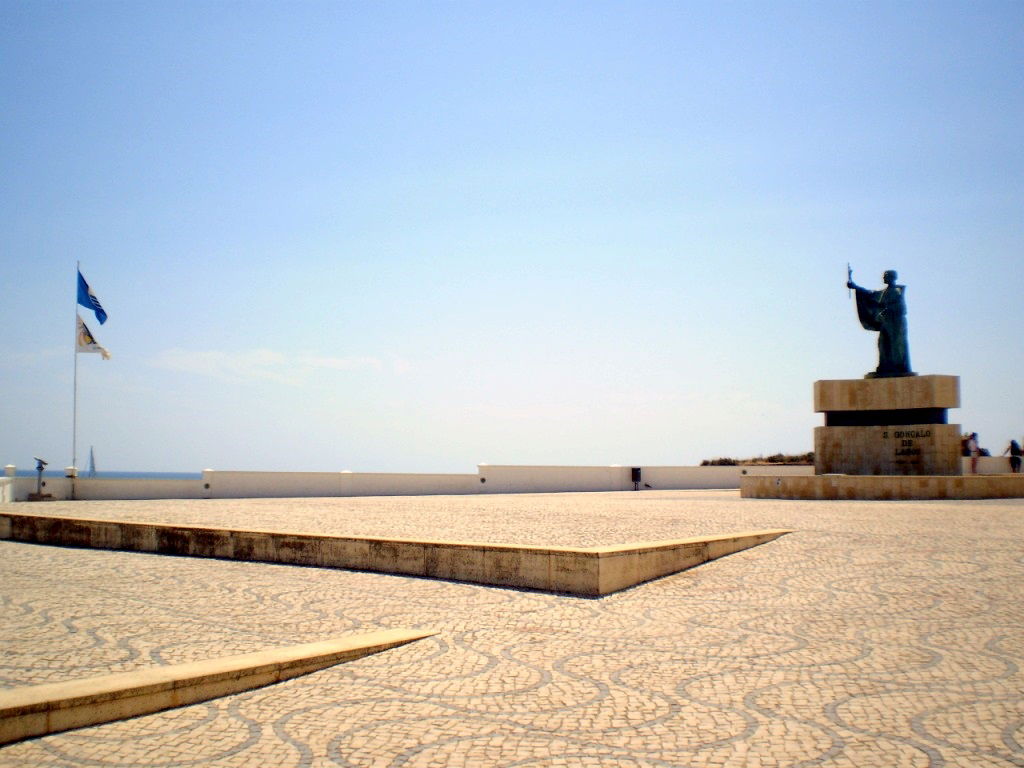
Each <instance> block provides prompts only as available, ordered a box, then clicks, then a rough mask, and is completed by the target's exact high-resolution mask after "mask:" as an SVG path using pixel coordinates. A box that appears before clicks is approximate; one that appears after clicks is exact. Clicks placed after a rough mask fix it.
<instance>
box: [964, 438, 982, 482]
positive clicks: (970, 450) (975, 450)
mask: <svg viewBox="0 0 1024 768" xmlns="http://www.w3.org/2000/svg"><path fill="white" fill-rule="evenodd" d="M967 455H968V456H970V457H971V474H972V475H976V474H978V457H979V456H981V448H980V447H978V433H977V432H971V436H970V437H969V438H967Z"/></svg>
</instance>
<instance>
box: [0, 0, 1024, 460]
mask: <svg viewBox="0 0 1024 768" xmlns="http://www.w3.org/2000/svg"><path fill="white" fill-rule="evenodd" d="M1022 126H1024V3H1021V2H1018V1H1016V0H1015V1H1013V2H986V1H985V0H970V1H969V2H962V3H948V2H935V1H934V0H929V1H928V2H921V3H915V2H879V3H875V2H808V3H793V2H774V1H773V2H768V1H767V0H765V1H764V2H755V3H743V2H717V1H716V2H707V3H704V2H671V3H669V2H665V3H660V2H659V3H650V2H628V3H626V2H615V3H605V2H540V1H537V2H531V1H524V2H444V3H433V2H407V3H405V2H403V3H393V2H383V3H378V2H367V3H359V2H326V3H318V2H287V3H286V2H278V3H256V2H245V3H240V2H187V1H186V2H182V0H174V2H142V3H135V2H91V1H89V0H83V1H76V2H44V1H42V0H31V2H18V1H17V0H5V2H4V3H3V4H2V5H0V268H2V272H0V327H2V328H3V345H2V352H0V464H2V463H13V464H16V465H18V466H19V467H21V468H30V467H31V465H32V456H33V455H38V456H43V457H45V458H47V459H48V460H50V461H51V463H52V465H53V466H54V467H62V466H65V465H66V464H68V463H70V461H71V453H72V451H71V425H72V394H73V385H72V375H73V370H74V354H73V348H74V347H73V343H74V322H75V320H74V315H73V311H74V305H75V264H76V262H77V261H80V262H81V265H82V272H83V274H84V275H85V277H86V279H87V280H88V281H89V282H90V284H91V286H92V288H93V290H94V292H95V293H96V295H97V296H98V298H99V299H100V301H101V302H102V303H103V305H104V307H105V308H106V310H107V312H108V313H109V320H108V321H107V323H106V324H105V325H103V326H100V325H99V323H97V322H96V320H95V318H94V317H93V316H92V313H90V312H88V311H87V310H85V309H84V308H82V309H81V310H80V311H81V313H82V316H83V318H84V319H85V321H86V323H87V324H88V325H89V327H90V329H91V330H92V332H93V334H94V335H95V336H96V338H97V339H98V341H99V342H100V343H101V344H102V345H104V346H105V347H107V348H108V349H109V350H110V351H111V353H112V354H113V358H112V359H111V360H109V361H104V360H101V359H100V356H99V355H85V354H83V355H79V359H78V363H79V365H78V398H79V399H78V402H79V420H78V438H79V439H78V464H79V466H85V464H86V462H87V456H88V452H89V446H90V445H93V446H95V451H96V455H97V461H98V464H99V468H100V469H106V470H137V471H145V470H151V471H199V470H201V469H203V468H206V467H209V468H214V469H263V470H275V469H277V470H304V469H305V470H341V469H351V470H354V471H412V472H472V471H474V469H475V465H476V464H477V463H479V462H488V463H492V464H504V463H508V464H532V463H537V464H646V465H659V464H692V463H699V462H700V460H701V459H704V458H711V457H715V456H721V455H729V456H754V455H758V454H768V453H773V452H776V451H785V452H803V451H807V450H810V449H811V448H812V447H813V438H812V429H813V427H814V426H816V425H818V424H820V423H821V422H822V419H821V416H820V415H816V414H814V413H813V412H812V398H811V395H812V383H813V382H814V381H815V380H816V379H828V378H858V377H861V376H862V375H863V374H864V373H865V372H867V371H869V370H872V369H873V368H874V367H875V364H876V358H877V352H876V347H875V339H876V335H875V334H873V333H869V332H867V331H864V330H863V329H861V328H860V326H859V324H858V322H857V319H856V312H855V309H854V307H853V304H852V302H851V300H850V299H849V298H848V296H847V290H846V288H845V287H844V283H845V277H846V264H847V262H850V263H851V264H852V266H853V268H854V279H855V280H857V282H859V283H861V284H862V285H864V286H866V287H872V288H880V287H881V273H882V271H883V270H885V269H889V268H894V269H897V270H898V271H899V275H900V279H899V282H901V283H904V284H906V285H907V286H908V287H907V294H906V295H907V304H908V308H909V326H910V351H911V358H912V362H913V366H914V369H915V370H917V371H918V372H920V373H942V374H956V375H959V376H961V377H962V380H961V391H962V401H963V405H962V408H961V409H959V410H958V411H951V413H950V417H951V418H950V420H951V421H954V422H957V423H962V424H963V426H964V428H965V429H971V430H976V431H978V432H979V433H980V435H981V443H982V445H983V446H986V447H988V448H990V449H992V450H993V452H994V453H998V452H1000V451H1002V450H1003V448H1004V447H1005V446H1006V444H1007V442H1008V440H1009V438H1010V437H1016V438H1017V439H1018V440H1019V439H1021V437H1022V435H1024V387H1022V380H1021V379H1022V373H1024V352H1022V342H1021V338H1022V337H1021V333H1022V331H1021V329H1022V320H1024V318H1022V315H1024V302H1022V295H1024V290H1022V289H1024V276H1022V272H1021V269H1022V261H1024V128H1022Z"/></svg>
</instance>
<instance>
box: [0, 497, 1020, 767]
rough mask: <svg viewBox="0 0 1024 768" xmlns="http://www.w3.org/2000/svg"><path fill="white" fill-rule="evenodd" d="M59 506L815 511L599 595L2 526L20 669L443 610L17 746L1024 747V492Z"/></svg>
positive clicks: (571, 520) (667, 520)
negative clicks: (113, 544) (336, 660)
mask: <svg viewBox="0 0 1024 768" xmlns="http://www.w3.org/2000/svg"><path fill="white" fill-rule="evenodd" d="M16 509H18V511H34V510H36V509H42V507H41V505H40V506H29V505H18V506H17V507H16ZM45 511H46V512H47V513H54V514H68V515H73V516H81V517H115V518H121V519H135V520H155V521H163V522H174V521H187V522H192V523H202V524H216V525H230V526H231V527H252V528H273V529H277V530H288V529H293V530H304V531H311V532H332V533H341V534H349V533H352V534H363V535H380V536H387V535H394V536H403V537H411V538H415V537H423V538H438V539H450V538H456V539H473V540H485V541H488V540H489V541H518V542H522V543H556V544H581V545H591V544H612V543H624V542H627V541H636V540H648V539H668V538H678V537H684V536H690V535H697V534H702V533H724V532H728V531H735V530H742V529H748V528H775V527H779V528H793V529H795V530H796V533H793V534H790V535H788V536H785V537H783V538H781V539H778V540H776V541H774V542H771V543H769V544H766V545H763V546H760V547H756V548H754V549H751V550H747V551H745V552H741V553H738V554H736V555H732V556H730V557H726V558H722V559H720V560H716V561H714V562H711V563H708V564H705V565H703V566H701V567H699V568H696V569H693V570H689V571H685V572H683V573H680V574H676V575H675V576H671V577H668V578H665V579H661V580H658V581H655V582H651V583H649V584H645V585H642V586H639V587H635V588H633V589H629V590H626V591H624V592H620V593H617V594H614V595H611V596H609V597H605V598H602V599H597V600H591V599H583V598H575V597H564V596H558V595H549V594H542V593H535V592H524V591H518V590H511V589H498V588H493V587H484V586H475V585H468V584H455V583H449V582H443V581H431V580H427V579H414V578H406V577H399V576H389V575H383V574H372V573H360V572H351V571H340V570H330V569H317V568H299V567H291V566H277V565H266V564H260V563H242V562H232V561H217V560H202V559H191V558H172V557H162V556H157V555H143V554H134V553H121V552H104V551H96V550H74V549H61V548H53V547H42V546H35V545H27V544H17V543H11V542H0V601H2V602H0V651H2V653H0V686H18V685H26V684H33V683H42V682H51V681H57V680H67V679H74V678H80V677H87V676H91V675H97V674H105V673H108V672H116V671H124V670H129V669H134V668H139V667H143V666H148V665H152V664H171V663H177V662H184V661H192V660H196V659H200V658H206V657H209V656H222V655H229V654H235V653H244V652H247V651H253V650H257V649H261V648H267V647H276V646H282V645H291V644H295V643H303V642H311V641H314V640H320V639H325V638H329V637H339V636H343V635H346V634H358V633H362V632H368V631H372V630H376V629H385V628H395V627H406V628H427V627H430V628H436V629H438V630H440V634H439V635H437V636H435V637H432V638H429V639H427V640H423V641H420V642H417V643H413V644H411V645H407V646H403V647H401V648H398V649H395V650H392V651H387V652H385V653H382V654H379V655H376V656H371V657H367V658H364V659H361V660H358V661H355V662H351V663H348V664H343V665H340V666H337V667H333V668H331V669H328V670H324V671H321V672H317V673H314V674H311V675H308V676H305V677H301V678H297V679H294V680H291V681H288V682H285V683H281V684H279V685H275V686H270V687H267V688H263V689H260V690H257V691H252V692H248V693H244V694H240V695H236V696H230V697H226V698H223V699H219V700H216V701H213V702H208V703H206V704H201V705H195V706H190V707H184V708H181V709H177V710H173V711H169V712H164V713H160V714H155V715H149V716H146V717H141V718H136V719H133V720H128V721H124V722H119V723H111V724H108V725H103V726H99V727H95V728H87V729H82V730H79V731H74V732H69V733H64V734H58V735H53V736H48V737H45V738H41V739H34V740H31V741H26V742H22V743H19V744H14V745H10V746H7V747H4V748H2V749H0V766H28V765H31V766H62V767H63V766H147V767H150V766H152V767H154V768H155V767H156V766H164V767H167V768H172V767H174V766H199V765H204V766H205V765H211V766H346V767H355V766H360V767H362V766H382V767H383V766H388V767H389V768H390V767H394V766H437V767H438V768H441V767H442V766H509V767H512V766H516V767H517V768H519V767H522V768H533V767H534V766H626V767H627V768H653V767H654V766H659V767H661V766H695V767H696V766H716V767H718V766H751V767H755V766H765V767H767V766H793V767H794V768H795V767H796V766H801V767H803V766H829V767H835V768H839V767H843V768H846V767H849V768H863V767H864V766H880V767H884V768H889V767H890V766H892V767H895V766H915V767H916V766H922V767H923V766H963V767H964V768H968V767H969V768H985V767H988V766H992V767H994V766H1001V767H1004V766H1024V673H1022V671H1021V669H1020V666H1021V664H1022V661H1024V599H1022V598H1024V501H1021V500H1009V501H1008V500H999V501H961V502H792V501H767V500H753V499H748V500H741V499H739V498H738V494H737V493H736V492H642V493H611V494H551V495H530V496H492V497H476V498H473V499H466V498H464V497H448V498H401V499H396V498H389V499H289V500H253V501H198V502H197V501H174V502H170V501H167V502H79V503H66V504H65V503H51V504H46V505H45Z"/></svg>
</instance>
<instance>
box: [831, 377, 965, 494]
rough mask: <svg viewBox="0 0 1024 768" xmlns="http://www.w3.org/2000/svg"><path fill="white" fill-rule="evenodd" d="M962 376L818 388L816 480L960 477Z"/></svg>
mask: <svg viewBox="0 0 1024 768" xmlns="http://www.w3.org/2000/svg"><path fill="white" fill-rule="evenodd" d="M959 407H960V378H959V377H958V376H908V377H902V378H891V379H835V380H825V381H816V382H814V410H815V411H816V412H818V413H823V414H824V415H825V426H823V427H817V428H816V429H815V430H814V473H815V474H817V475H824V474H844V475H959V474H960V425H959V424H949V423H947V422H948V420H947V409H949V408H959Z"/></svg>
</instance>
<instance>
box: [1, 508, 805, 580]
mask: <svg viewBox="0 0 1024 768" xmlns="http://www.w3.org/2000/svg"><path fill="white" fill-rule="evenodd" d="M789 532H790V531H788V530H783V529H773V530H758V531H745V532H741V533H729V534H722V535H716V536H701V537H694V538H686V539H673V540H668V541H653V542H641V543H633V544H624V545H616V546H596V547H554V546H550V547H546V546H528V545H509V544H492V543H485V542H472V541H421V540H411V539H392V538H377V537H354V536H330V535H318V534H303V533H286V532H280V531H253V530H241V529H227V528H211V527H205V526H182V525H166V524H159V523H145V522H126V521H119V520H90V519H83V518H68V517H51V516H46V515H27V514H12V513H7V512H4V513H0V539H10V540H13V541H21V542H27V543H34V544H51V545H58V546H70V547H88V548H92V549H116V550H123V551H129V552H151V553H158V554H168V555H185V556H191V557H216V558H224V559H230V560H250V561H258V562H265V563H282V564H291V565H309V566H321V567H329V568H349V569H353V570H364V571H377V572H381V573H394V574H401V575H405V576H425V577H430V578H438V579H449V580H452V581H468V582H473V583H477V584H487V585H491V586H503V587H520V588H525V589H536V590H541V591H545V592H558V593H565V594H571V595H578V596H581V597H601V596H603V595H608V594H611V593H612V592H617V591H619V590H621V589H626V588H627V587H632V586H634V585H636V584H641V583H643V582H645V581H651V580H652V579H657V578H660V577H662V576H668V575H670V574H673V573H677V572H679V571H683V570H686V569H687V568H692V567H693V566H695V565H700V564H701V563H705V562H707V561H709V560H714V559H716V558H718V557H723V556H725V555H729V554H732V553H734V552H739V551H741V550H744V549H748V548H750V547H754V546H757V545H758V544H764V543H766V542H768V541H772V540H773V539H776V538H778V537H779V536H782V535H784V534H786V533H789Z"/></svg>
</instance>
